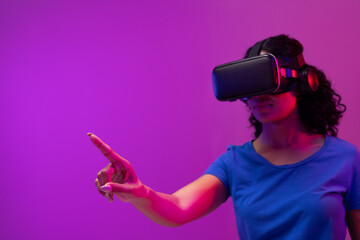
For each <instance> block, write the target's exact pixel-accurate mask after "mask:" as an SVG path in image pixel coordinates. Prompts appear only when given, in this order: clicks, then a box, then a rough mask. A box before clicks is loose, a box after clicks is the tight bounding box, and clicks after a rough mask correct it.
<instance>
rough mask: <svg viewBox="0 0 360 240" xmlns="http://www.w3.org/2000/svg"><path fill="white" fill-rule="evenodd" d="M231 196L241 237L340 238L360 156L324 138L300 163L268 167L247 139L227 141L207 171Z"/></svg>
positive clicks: (358, 205)
mask: <svg viewBox="0 0 360 240" xmlns="http://www.w3.org/2000/svg"><path fill="white" fill-rule="evenodd" d="M205 174H212V175H214V176H216V177H217V178H219V179H220V180H221V181H222V182H223V183H224V185H225V187H226V189H227V192H228V196H232V198H233V203H234V208H235V215H236V222H237V227H238V231H239V237H240V239H241V240H245V239H251V240H254V239H261V240H263V239H272V240H273V239H291V240H296V239H303V240H308V239H324V240H325V239H326V240H328V239H336V240H338V239H342V240H343V239H345V235H346V222H345V213H346V211H349V210H355V209H360V154H359V151H358V150H357V149H356V147H355V146H353V145H352V144H350V143H348V142H346V141H344V140H341V139H339V138H336V137H330V136H326V137H325V143H324V145H323V147H322V148H321V149H320V150H319V151H318V152H316V153H315V154H313V155H312V156H310V157H309V158H306V159H305V160H303V161H300V162H298V163H295V164H289V165H280V166H277V165H273V164H271V163H270V162H269V161H267V160H266V159H265V158H263V157H262V156H261V155H259V154H258V153H257V152H256V151H255V149H254V147H253V145H252V142H248V143H245V144H244V145H242V146H233V145H230V146H229V148H228V151H227V152H226V153H225V154H223V155H221V156H220V157H219V158H218V159H217V160H216V161H214V162H213V163H212V164H211V166H210V167H209V168H208V169H207V171H206V172H205Z"/></svg>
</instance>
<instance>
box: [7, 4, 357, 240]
mask: <svg viewBox="0 0 360 240" xmlns="http://www.w3.org/2000/svg"><path fill="white" fill-rule="evenodd" d="M359 11H360V2H359V1H357V0H345V1H341V2H340V1H329V0H321V1H310V0H305V1H288V0H280V1H265V0H264V1H235V0H222V1H215V0H206V1H205V0H183V1H165V0H163V1H146V0H134V1H123V0H120V1H110V0H109V1H89V0H87V1H85V0H84V1H69V0H66V1H64V0H62V1H45V0H43V1H40V0H39V1H25V0H24V1H19V0H2V1H0V136H1V140H0V159H1V168H0V181H1V191H0V197H1V198H0V239H4V240H5V239H6V240H13V239H14V240H15V239H16V240H18V239H37V240H42V239H54V240H55V239H179V240H180V239H189V240H190V239H209V240H210V239H238V237H237V230H236V225H235V218H234V213H233V210H232V203H231V201H227V202H226V203H225V204H224V205H222V206H221V207H220V208H219V209H218V210H217V211H215V212H213V213H211V214H210V215H209V216H207V217H205V218H202V219H200V220H197V221H195V222H192V223H189V224H187V225H185V226H183V227H180V228H166V227H163V226H159V225H156V224H155V223H152V222H151V221H150V220H148V219H146V218H145V217H144V216H143V215H142V214H141V213H139V212H137V210H135V209H134V208H133V207H132V206H131V205H130V204H126V203H120V201H117V199H116V200H115V202H114V203H113V204H109V203H108V202H107V201H106V199H105V198H103V197H101V196H100V195H99V194H98V193H97V190H96V189H95V186H94V180H95V177H96V173H97V172H98V171H99V170H100V169H101V168H102V167H104V166H106V165H107V164H108V162H107V160H106V159H105V158H104V157H103V156H102V155H101V154H100V153H99V152H98V151H97V149H95V148H94V146H93V145H92V144H91V143H90V141H89V139H88V136H87V135H86V132H88V131H91V132H94V133H95V134H97V135H98V136H99V137H101V138H102V139H103V140H104V141H106V142H107V143H108V144H109V145H110V146H112V147H113V149H114V150H116V151H117V152H118V153H119V154H121V155H122V156H124V157H125V158H127V159H128V160H129V161H131V163H132V164H133V166H134V168H135V170H136V171H137V175H138V176H139V177H140V179H141V180H142V181H143V182H144V183H146V184H147V185H149V186H151V187H153V188H154V189H155V190H159V191H163V192H167V193H171V192H174V191H175V190H177V189H178V188H180V187H182V186H184V185H185V184H187V183H189V182H190V181H192V180H194V179H196V178H197V177H199V176H200V175H201V174H202V173H203V172H204V171H205V169H206V168H207V167H208V166H209V164H210V163H211V162H212V161H213V160H215V159H216V158H217V157H218V156H219V155H220V154H221V153H223V152H224V151H225V150H226V147H227V145H228V144H230V143H232V144H241V143H244V142H245V141H248V140H249V139H250V137H251V133H252V131H251V130H250V129H248V128H247V127H248V122H247V118H248V113H247V111H246V109H245V107H244V106H243V105H242V104H241V103H239V102H238V103H236V102H235V103H221V102H218V101H216V100H215V98H214V96H213V92H212V85H211V71H212V68H213V67H214V66H215V65H217V64H221V63H225V62H227V61H232V60H237V59H240V58H242V56H243V55H244V52H245V50H246V49H247V48H248V47H249V46H251V45H252V44H253V43H255V42H256V41H258V40H261V39H263V38H265V37H268V36H271V35H276V34H280V33H288V34H290V35H291V36H293V37H295V38H298V39H299V40H300V41H301V42H302V43H303V45H304V47H305V52H304V55H305V58H306V60H307V61H308V62H309V63H311V64H314V65H316V66H318V67H320V68H321V69H323V70H324V71H325V73H327V75H328V77H329V78H330V79H331V80H332V82H333V87H334V88H335V89H336V90H337V91H338V92H339V93H340V94H341V95H342V96H343V101H344V103H345V104H347V106H348V111H347V113H346V115H345V117H344V118H343V120H342V123H341V125H340V134H339V136H340V137H341V138H344V139H346V140H348V141H351V142H353V143H354V144H355V145H356V146H357V147H360V140H359V137H358V134H359V129H360V128H359V123H358V122H359V121H358V120H359V118H360V113H359V102H360V96H359V94H358V91H359V90H360V81H359V76H358V75H357V73H358V69H359V64H358V62H359V56H360V48H359V42H360V28H359V26H360V17H359Z"/></svg>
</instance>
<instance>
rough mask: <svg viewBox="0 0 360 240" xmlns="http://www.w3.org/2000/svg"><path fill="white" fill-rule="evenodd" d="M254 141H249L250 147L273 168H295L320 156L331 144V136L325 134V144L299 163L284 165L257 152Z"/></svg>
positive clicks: (261, 159)
mask: <svg viewBox="0 0 360 240" xmlns="http://www.w3.org/2000/svg"><path fill="white" fill-rule="evenodd" d="M252 142H253V140H252V141H250V142H248V145H249V148H250V150H251V151H252V152H253V153H254V154H255V155H256V156H257V158H258V159H259V160H260V161H261V162H263V163H265V164H266V165H268V166H270V167H273V168H293V167H298V166H300V165H303V164H306V163H308V162H309V161H311V160H313V159H314V158H316V157H317V156H319V155H320V154H321V153H322V152H324V151H325V149H326V148H327V146H328V145H329V142H330V137H329V136H328V135H325V140H324V145H323V146H322V147H321V148H320V149H319V150H318V151H316V152H315V153H314V154H312V155H311V156H309V157H307V158H305V159H303V160H301V161H299V162H297V163H293V164H283V165H275V164H272V163H271V162H269V161H268V160H267V159H266V158H264V157H263V156H261V155H260V154H259V153H257V152H256V150H255V148H254V146H253V144H252Z"/></svg>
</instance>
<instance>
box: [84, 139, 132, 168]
mask: <svg viewBox="0 0 360 240" xmlns="http://www.w3.org/2000/svg"><path fill="white" fill-rule="evenodd" d="M87 135H88V136H89V137H90V140H91V142H92V143H93V144H94V145H95V146H96V147H97V148H98V149H99V150H100V152H102V153H103V154H104V155H105V157H106V158H107V159H109V161H110V163H112V164H115V163H124V161H126V160H125V159H124V158H122V157H120V156H119V155H118V154H116V153H115V152H114V151H113V150H112V149H111V147H109V145H107V144H106V143H104V142H103V141H102V140H101V139H100V138H99V137H98V136H96V135H95V134H93V133H88V134H87Z"/></svg>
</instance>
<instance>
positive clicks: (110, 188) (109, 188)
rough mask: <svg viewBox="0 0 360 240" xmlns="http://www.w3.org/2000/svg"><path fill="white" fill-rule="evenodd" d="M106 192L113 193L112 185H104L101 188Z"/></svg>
mask: <svg viewBox="0 0 360 240" xmlns="http://www.w3.org/2000/svg"><path fill="white" fill-rule="evenodd" d="M100 188H101V190H103V191H104V192H111V190H112V187H111V186H110V185H104V186H101V187H100Z"/></svg>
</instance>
